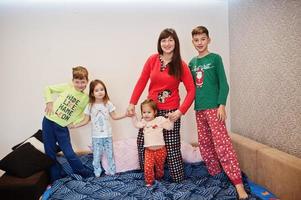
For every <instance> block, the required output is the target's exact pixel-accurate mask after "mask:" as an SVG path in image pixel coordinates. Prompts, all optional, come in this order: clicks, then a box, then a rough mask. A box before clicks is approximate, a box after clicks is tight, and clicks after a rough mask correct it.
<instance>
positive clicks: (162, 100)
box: [158, 90, 171, 103]
mask: <svg viewBox="0 0 301 200" xmlns="http://www.w3.org/2000/svg"><path fill="white" fill-rule="evenodd" d="M170 96H171V91H170V90H164V91H162V92H159V93H158V100H159V102H160V103H165V99H166V98H168V97H170Z"/></svg>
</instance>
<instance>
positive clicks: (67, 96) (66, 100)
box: [42, 66, 90, 182]
mask: <svg viewBox="0 0 301 200" xmlns="http://www.w3.org/2000/svg"><path fill="white" fill-rule="evenodd" d="M72 72H73V79H72V84H59V85H51V86H47V87H45V90H44V97H45V101H46V109H45V114H46V115H45V117H44V119H43V124H42V127H43V142H44V148H45V153H46V154H47V155H48V156H49V157H50V158H52V159H53V160H55V161H56V143H58V145H59V146H60V148H61V150H62V151H63V153H64V156H65V157H66V159H67V161H68V162H69V164H70V166H71V168H72V169H73V172H74V173H76V174H79V175H81V176H83V177H87V176H89V175H90V172H89V170H87V169H86V168H85V167H84V166H83V164H82V162H81V161H80V160H79V158H78V157H77V155H76V154H75V153H74V151H73V148H72V145H71V142H70V135H69V130H68V127H67V126H68V125H69V124H71V123H76V122H78V121H80V120H81V117H82V116H83V115H82V113H83V111H84V109H85V107H86V105H87V104H88V101H89V98H88V96H87V95H86V94H85V93H84V92H83V91H84V90H85V88H86V86H87V84H88V80H89V79H88V71H87V69H86V68H84V67H81V66H78V67H75V68H73V69H72ZM53 94H56V95H57V98H56V100H55V101H53V97H52V95H53ZM50 177H51V182H53V181H55V180H57V179H59V178H62V175H61V166H60V164H59V163H58V162H57V161H56V162H55V164H53V165H52V166H51V167H50Z"/></svg>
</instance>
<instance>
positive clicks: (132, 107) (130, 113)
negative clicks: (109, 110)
mask: <svg viewBox="0 0 301 200" xmlns="http://www.w3.org/2000/svg"><path fill="white" fill-rule="evenodd" d="M134 115H135V105H134V104H130V105H129V106H128V108H127V111H126V116H128V117H132V116H134Z"/></svg>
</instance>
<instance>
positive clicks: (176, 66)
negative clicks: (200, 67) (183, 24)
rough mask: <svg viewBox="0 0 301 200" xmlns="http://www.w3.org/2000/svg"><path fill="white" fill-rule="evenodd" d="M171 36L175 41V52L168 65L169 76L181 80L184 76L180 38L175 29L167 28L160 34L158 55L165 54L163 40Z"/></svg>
mask: <svg viewBox="0 0 301 200" xmlns="http://www.w3.org/2000/svg"><path fill="white" fill-rule="evenodd" d="M169 36H171V37H172V38H173V39H174V41H175V49H174V51H173V55H172V59H171V61H170V63H169V64H168V66H169V71H168V74H169V75H171V76H174V77H175V78H177V79H180V78H181V76H182V58H181V54H180V42H179V38H178V35H177V33H176V31H175V30H174V29H171V28H166V29H164V30H163V31H162V32H161V33H160V36H159V38H158V44H157V49H158V53H159V54H160V55H162V54H163V50H162V48H161V40H162V39H165V38H168V37H169Z"/></svg>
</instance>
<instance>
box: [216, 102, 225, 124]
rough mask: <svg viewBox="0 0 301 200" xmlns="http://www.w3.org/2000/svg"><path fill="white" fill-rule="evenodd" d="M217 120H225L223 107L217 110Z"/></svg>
mask: <svg viewBox="0 0 301 200" xmlns="http://www.w3.org/2000/svg"><path fill="white" fill-rule="evenodd" d="M217 119H218V120H219V121H225V120H226V119H227V115H226V110H225V106H224V105H220V106H219V107H218V109H217Z"/></svg>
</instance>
